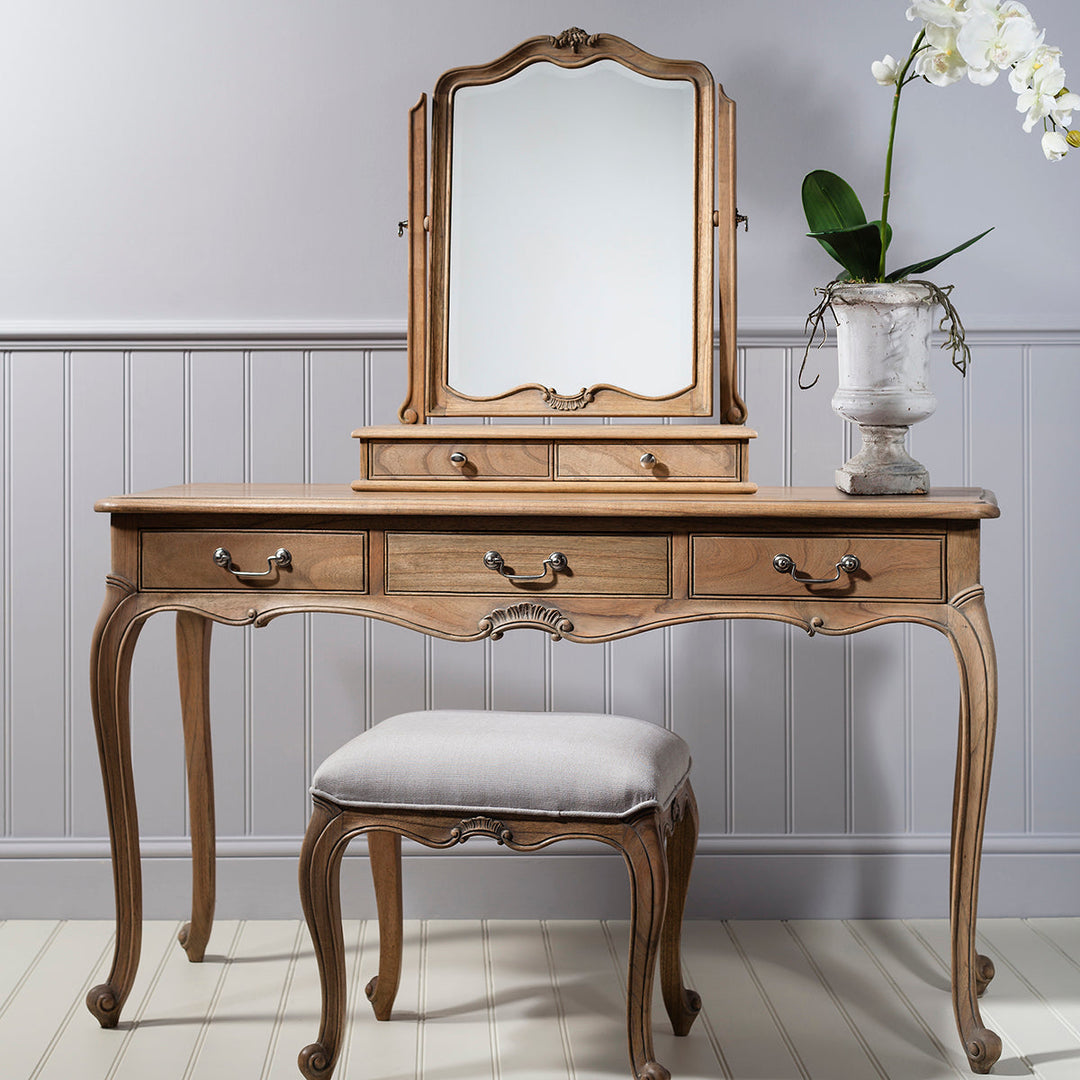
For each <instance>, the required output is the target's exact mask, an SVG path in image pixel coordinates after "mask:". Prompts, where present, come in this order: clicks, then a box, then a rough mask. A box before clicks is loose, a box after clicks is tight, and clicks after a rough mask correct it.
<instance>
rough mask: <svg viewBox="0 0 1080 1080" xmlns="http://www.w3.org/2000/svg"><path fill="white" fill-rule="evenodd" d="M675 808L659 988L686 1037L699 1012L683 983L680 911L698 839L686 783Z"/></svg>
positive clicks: (676, 1028)
mask: <svg viewBox="0 0 1080 1080" xmlns="http://www.w3.org/2000/svg"><path fill="white" fill-rule="evenodd" d="M675 806H676V808H677V809H676V814H675V816H676V820H675V825H674V828H673V830H672V833H671V836H670V837H669V838H668V842H667V866H668V896H667V910H666V912H665V914H664V928H663V931H662V933H661V937H660V988H661V990H662V991H663V994H664V1006H665V1008H666V1009H667V1014H668V1016H669V1017H670V1019H671V1027H672V1029H673V1030H674V1032H675V1034H676V1035H686V1034H688V1033H689V1031H690V1028H691V1027H692V1026H693V1023H694V1021H695V1020H696V1019H697V1016H698V1013H700V1012H701V998H700V997H699V996H698V995H697V994H696V993H695V992H694V991H693V990H690V989H688V988H687V987H685V986H683V981H682V958H681V941H682V920H683V911H684V910H685V909H686V894H687V891H688V889H689V887H690V868H691V867H692V866H693V863H694V852H695V850H696V849H697V839H698V810H697V801H696V800H695V799H694V792H693V790H692V788H691V787H690V782H689V781H687V783H686V794H685V797H683V796H678V797H677V798H676V802H675Z"/></svg>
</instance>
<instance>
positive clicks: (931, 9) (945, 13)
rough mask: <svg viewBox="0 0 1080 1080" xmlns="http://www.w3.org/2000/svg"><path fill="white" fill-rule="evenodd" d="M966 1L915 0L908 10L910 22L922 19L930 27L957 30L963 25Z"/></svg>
mask: <svg viewBox="0 0 1080 1080" xmlns="http://www.w3.org/2000/svg"><path fill="white" fill-rule="evenodd" d="M966 6H967V4H966V0H915V2H914V3H913V4H912V5H911V7H909V8H908V9H907V17H908V21H909V22H914V21H915V20H916V19H922V21H923V22H924V23H926V24H927V25H928V26H940V27H944V28H945V29H950V30H956V29H958V28H959V27H960V26H962V25H963V20H964V9H965V8H966Z"/></svg>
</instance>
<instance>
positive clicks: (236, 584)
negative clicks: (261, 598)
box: [140, 529, 367, 592]
mask: <svg viewBox="0 0 1080 1080" xmlns="http://www.w3.org/2000/svg"><path fill="white" fill-rule="evenodd" d="M218 548H224V549H225V550H226V551H228V553H229V556H230V559H231V564H232V567H233V569H235V570H240V571H246V572H253V573H258V574H262V572H263V571H264V570H268V569H269V570H270V573H268V574H266V575H265V576H260V577H246V578H245V577H237V576H236V575H235V574H233V573H231V572H230V571H229V570H228V569H226V568H225V567H224V566H219V565H218V564H217V563H216V562H215V561H214V553H215V552H216V551H217V550H218ZM279 548H284V549H285V550H286V551H288V552H289V555H290V557H291V558H290V564H289V566H288V567H281V566H274V567H273V568H271V567H269V566H268V564H267V557H268V556H271V555H273V554H275V552H277V550H278V549H279ZM140 549H141V570H140V573H141V577H142V588H144V589H248V590H252V589H267V590H270V589H272V590H275V591H277V590H289V591H296V590H317V591H326V592H367V570H366V552H367V536H366V534H364V533H344V532H278V531H268V532H263V531H254V530H253V531H251V532H247V531H243V532H228V531H214V530H210V529H207V530H200V529H193V530H183V531H177V532H171V531H167V530H161V531H158V530H152V529H148V530H145V531H144V532H143V534H142V538H141V546H140Z"/></svg>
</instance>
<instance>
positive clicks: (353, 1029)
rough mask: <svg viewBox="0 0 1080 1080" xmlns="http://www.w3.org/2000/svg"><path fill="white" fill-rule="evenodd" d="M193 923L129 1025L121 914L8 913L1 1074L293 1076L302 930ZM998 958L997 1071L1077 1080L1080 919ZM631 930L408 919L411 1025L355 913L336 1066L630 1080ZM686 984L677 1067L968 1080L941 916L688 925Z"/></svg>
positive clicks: (371, 932)
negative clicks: (100, 1015)
mask: <svg viewBox="0 0 1080 1080" xmlns="http://www.w3.org/2000/svg"><path fill="white" fill-rule="evenodd" d="M177 929H178V926H177V925H176V924H173V923H166V922H149V923H147V924H146V928H145V931H144V938H143V955H142V963H141V966H140V971H139V978H138V981H137V982H136V984H135V988H134V990H133V991H132V995H131V997H130V998H129V1000H128V1003H127V1005H126V1007H125V1012H124V1019H123V1020H122V1021H121V1024H120V1027H119V1028H118V1029H116V1030H114V1031H103V1030H101V1029H100V1028H99V1027H98V1026H97V1024H96V1022H95V1021H94V1020H93V1018H92V1017H91V1016H90V1014H89V1013H88V1012H87V1011H86V1009H85V1008H84V1006H83V997H84V995H85V993H86V991H87V989H88V988H89V987H91V986H92V985H94V984H96V983H98V982H100V981H101V979H102V977H103V975H104V973H105V971H106V970H107V967H108V963H109V959H110V956H111V943H112V925H111V924H110V923H104V922H47V921H41V922H34V921H11V922H5V923H0V1048H2V1049H0V1075H2V1076H3V1078H4V1080H38V1078H42V1080H45V1078H48V1080H171V1078H176V1080H218V1078H221V1080H224V1078H230V1080H232V1078H240V1080H279V1078H288V1080H295V1078H296V1077H299V1075H300V1074H299V1072H298V1070H297V1068H296V1055H297V1052H298V1051H299V1050H300V1048H301V1047H302V1046H304V1045H305V1044H306V1043H308V1042H311V1041H313V1040H314V1038H315V1035H316V1033H317V1029H318V1018H319V997H318V978H317V974H316V970H315V961H314V958H313V956H312V952H311V948H310V944H309V942H308V939H307V933H306V930H305V928H304V927H303V925H302V924H301V923H295V922H280V921H278V922H221V923H219V924H218V925H217V926H216V927H215V929H214V935H213V937H212V938H211V941H210V947H209V949H208V950H207V958H206V960H205V962H204V963H202V964H190V963H188V962H187V960H186V957H185V956H184V953H183V951H182V950H181V949H180V948H179V946H178V945H176V943H175V937H176V932H177ZM980 929H981V939H982V940H981V944H980V949H981V951H983V952H986V953H987V954H988V955H990V956H991V957H992V959H993V960H994V962H995V964H996V965H997V977H996V978H995V980H994V982H993V984H992V985H991V987H990V990H989V991H988V992H987V994H986V996H985V997H984V998H983V1015H984V1018H985V1019H986V1020H987V1021H988V1022H989V1024H990V1026H991V1027H993V1028H994V1029H995V1030H996V1031H997V1032H998V1033H999V1034H1000V1035H1001V1036H1002V1039H1003V1040H1004V1044H1005V1050H1004V1053H1003V1055H1002V1059H1001V1061H1000V1062H999V1063H998V1065H997V1066H996V1067H995V1069H994V1074H995V1075H1000V1076H1037V1077H1045V1078H1046V1080H1052V1078H1059V1077H1060V1078H1069V1080H1075V1078H1076V1077H1078V1076H1080V919H1029V920H1020V919H1003V920H985V921H984V922H982V923H981V924H980ZM626 932H627V927H626V924H625V923H601V922H565V921H552V922H508V921H506V922H504V921H486V922H451V921H440V922H423V923H420V922H413V923H408V924H407V925H406V963H405V970H404V975H403V979H402V986H401V991H400V993H399V996H398V1001H397V1004H396V1007H395V1019H394V1020H392V1021H390V1022H389V1023H385V1024H380V1023H377V1022H376V1021H375V1020H374V1018H373V1016H372V1014H371V1009H370V1007H369V1006H368V1004H367V1002H366V1001H365V1000H364V998H363V989H362V988H363V986H364V984H365V983H366V982H367V980H368V979H369V978H370V977H371V975H373V974H374V973H375V969H376V967H377V962H376V956H377V945H378V941H377V928H376V926H375V924H374V923H364V922H349V923H347V924H346V941H347V943H348V949H349V965H350V976H349V993H350V995H351V1001H352V1003H353V1007H352V1008H351V1009H350V1013H351V1026H350V1029H349V1031H348V1034H347V1038H346V1043H345V1047H344V1052H343V1056H342V1059H341V1061H340V1064H339V1066H338V1070H337V1072H336V1076H338V1077H340V1078H342V1080H345V1078H354V1080H383V1078H385V1080H421V1078H422V1080H477V1078H488V1077H490V1078H491V1080H526V1078H528V1080H559V1078H561V1077H566V1078H568V1080H625V1078H626V1077H627V1076H629V1068H628V1065H627V1058H626V1050H625V1041H624V1039H625V1036H624V1030H623V1013H622V1010H623V986H624V976H623V962H624V961H623V957H624V953H625V949H626ZM684 942H685V948H684V960H685V963H686V968H687V977H688V982H689V984H690V985H691V986H693V987H694V988H695V989H697V990H698V992H699V993H700V994H701V996H702V998H703V999H704V1003H705V1007H704V1012H703V1014H702V1016H701V1017H700V1018H699V1019H698V1022H697V1024H696V1025H695V1026H694V1029H693V1031H692V1032H691V1033H690V1035H689V1036H688V1037H687V1038H685V1039H676V1038H675V1037H674V1036H672V1035H671V1034H670V1031H669V1030H668V1031H666V1030H665V1027H666V1019H667V1018H666V1015H665V1014H664V1012H663V1006H662V1005H661V1003H660V1000H659V994H658V995H657V1001H656V1005H655V1007H654V1020H655V1030H656V1043H657V1056H658V1058H659V1060H660V1061H662V1062H663V1063H664V1064H666V1065H667V1066H668V1067H669V1068H670V1069H671V1070H672V1073H673V1074H674V1076H675V1077H676V1080H698V1078H712V1077H727V1078H729V1080H743V1078H746V1080H749V1078H751V1077H752V1078H754V1080H787V1078H792V1080H798V1078H802V1080H859V1078H862V1077H867V1078H870V1080H873V1078H878V1080H937V1078H939V1077H940V1078H949V1080H954V1078H956V1077H967V1076H970V1075H971V1074H970V1073H968V1071H967V1066H966V1063H965V1060H964V1056H963V1054H962V1052H961V1051H960V1047H959V1043H958V1039H957V1036H956V1032H955V1029H954V1027H953V1019H952V1009H951V1006H950V1002H949V995H948V977H947V970H946V965H945V960H944V958H945V957H946V956H947V946H948V936H947V928H946V925H945V923H944V922H942V921H912V922H897V921H872V922H730V923H723V922H688V923H687V924H686V927H685V931H684Z"/></svg>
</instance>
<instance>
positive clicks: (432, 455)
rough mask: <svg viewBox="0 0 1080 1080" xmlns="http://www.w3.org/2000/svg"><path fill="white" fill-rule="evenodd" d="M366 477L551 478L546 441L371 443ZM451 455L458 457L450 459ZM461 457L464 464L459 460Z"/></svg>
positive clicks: (448, 478) (428, 478)
mask: <svg viewBox="0 0 1080 1080" xmlns="http://www.w3.org/2000/svg"><path fill="white" fill-rule="evenodd" d="M369 453H370V455H371V456H370V465H369V471H368V475H369V476H370V477H371V478H372V479H373V480H377V479H380V478H389V477H414V478H416V479H420V480H509V479H529V478H541V479H546V478H547V477H548V476H550V475H551V465H550V462H549V456H550V449H549V446H548V444H547V443H546V442H535V443H534V442H467V441H463V442H460V443H459V442H456V441H453V442H448V441H445V440H439V441H433V442H425V441H423V440H415V439H413V440H408V441H406V440H400V441H392V440H387V441H385V442H383V441H374V442H372V443H371V447H370V451H369ZM452 455H458V457H457V458H455V459H454V460H451V457H452ZM461 456H464V459H465V460H464V461H462V460H460V457H461Z"/></svg>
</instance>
